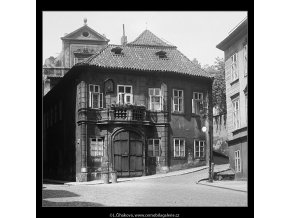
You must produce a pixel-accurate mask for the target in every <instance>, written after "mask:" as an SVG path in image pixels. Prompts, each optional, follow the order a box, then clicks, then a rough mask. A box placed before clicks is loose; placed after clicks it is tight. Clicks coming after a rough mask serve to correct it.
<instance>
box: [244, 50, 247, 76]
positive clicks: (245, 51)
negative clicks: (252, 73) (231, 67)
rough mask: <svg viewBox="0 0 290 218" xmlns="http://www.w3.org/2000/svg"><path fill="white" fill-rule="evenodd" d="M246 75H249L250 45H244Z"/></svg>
mask: <svg viewBox="0 0 290 218" xmlns="http://www.w3.org/2000/svg"><path fill="white" fill-rule="evenodd" d="M244 75H245V76H247V75H248V45H247V44H246V45H244Z"/></svg>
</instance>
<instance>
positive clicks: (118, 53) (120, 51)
mask: <svg viewBox="0 0 290 218" xmlns="http://www.w3.org/2000/svg"><path fill="white" fill-rule="evenodd" d="M122 50H123V49H122V48H120V47H115V48H112V49H111V52H113V53H115V55H123V54H124V53H123V52H122Z"/></svg>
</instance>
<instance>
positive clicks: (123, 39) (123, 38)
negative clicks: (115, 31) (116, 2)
mask: <svg viewBox="0 0 290 218" xmlns="http://www.w3.org/2000/svg"><path fill="white" fill-rule="evenodd" d="M121 44H122V45H126V44H127V36H125V25H124V24H123V36H122V38H121Z"/></svg>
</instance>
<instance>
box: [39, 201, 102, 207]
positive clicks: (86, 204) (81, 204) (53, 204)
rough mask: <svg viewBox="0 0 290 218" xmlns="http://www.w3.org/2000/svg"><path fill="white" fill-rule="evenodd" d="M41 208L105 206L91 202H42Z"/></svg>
mask: <svg viewBox="0 0 290 218" xmlns="http://www.w3.org/2000/svg"><path fill="white" fill-rule="evenodd" d="M42 207H105V205H102V204H99V203H93V202H83V201H71V202H52V201H47V200H43V201H42Z"/></svg>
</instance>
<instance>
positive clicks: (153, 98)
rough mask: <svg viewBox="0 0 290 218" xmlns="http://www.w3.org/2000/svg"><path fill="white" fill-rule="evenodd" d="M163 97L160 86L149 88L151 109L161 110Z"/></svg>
mask: <svg viewBox="0 0 290 218" xmlns="http://www.w3.org/2000/svg"><path fill="white" fill-rule="evenodd" d="M162 99H163V98H162V96H161V89H160V88H149V110H152V111H161V109H162Z"/></svg>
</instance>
